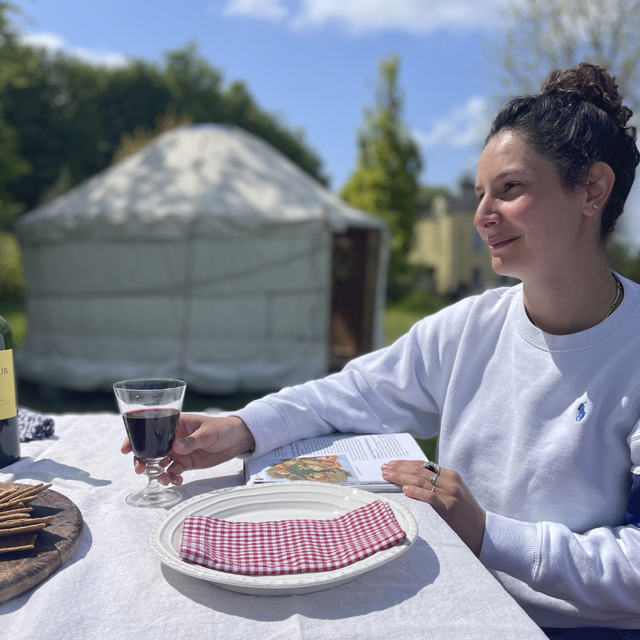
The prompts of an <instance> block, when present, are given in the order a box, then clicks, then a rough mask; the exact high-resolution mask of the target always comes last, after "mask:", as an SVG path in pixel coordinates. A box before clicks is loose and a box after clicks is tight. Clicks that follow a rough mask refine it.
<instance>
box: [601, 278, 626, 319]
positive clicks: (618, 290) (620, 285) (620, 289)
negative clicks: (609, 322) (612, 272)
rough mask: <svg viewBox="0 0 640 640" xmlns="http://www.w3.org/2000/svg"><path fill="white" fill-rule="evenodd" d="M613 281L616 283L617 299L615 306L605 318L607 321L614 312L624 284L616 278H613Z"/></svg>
mask: <svg viewBox="0 0 640 640" xmlns="http://www.w3.org/2000/svg"><path fill="white" fill-rule="evenodd" d="M613 279H614V280H615V281H616V297H615V300H614V301H613V304H612V305H611V308H610V309H609V313H607V315H606V316H605V317H604V319H605V320H606V319H607V318H608V317H609V316H610V315H611V314H612V313H613V312H614V310H615V308H616V305H617V304H618V300H619V298H620V292H621V291H622V282H620V280H618V278H616V276H613Z"/></svg>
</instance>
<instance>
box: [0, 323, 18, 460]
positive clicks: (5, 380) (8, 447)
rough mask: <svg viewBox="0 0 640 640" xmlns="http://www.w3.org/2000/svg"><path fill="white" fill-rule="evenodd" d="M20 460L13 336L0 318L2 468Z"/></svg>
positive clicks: (0, 441)
mask: <svg viewBox="0 0 640 640" xmlns="http://www.w3.org/2000/svg"><path fill="white" fill-rule="evenodd" d="M18 460H20V434H19V432H18V403H17V399H16V381H15V376H14V373H13V336H12V334H11V329H10V328H9V325H8V324H7V323H6V322H5V320H4V318H3V317H2V316H0V468H2V467H6V466H7V465H10V464H13V463H14V462H17V461H18Z"/></svg>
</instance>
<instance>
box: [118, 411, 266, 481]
mask: <svg viewBox="0 0 640 640" xmlns="http://www.w3.org/2000/svg"><path fill="white" fill-rule="evenodd" d="M254 444H255V440H254V439H253V434H252V433H251V431H249V428H248V427H247V425H246V424H245V423H244V422H243V421H242V420H241V419H240V418H238V417H236V416H228V417H225V418H215V417H211V416H201V415H195V414H190V413H183V414H182V415H181V416H180V421H179V422H178V427H177V428H176V439H175V441H174V443H173V445H172V447H171V453H170V454H169V455H168V456H167V457H166V458H164V459H163V460H162V461H161V462H160V464H161V466H163V467H167V465H169V467H168V468H167V469H166V472H165V473H163V474H162V475H161V476H160V477H159V478H158V480H159V481H160V483H162V484H164V485H167V484H169V483H170V482H172V483H173V484H176V485H181V484H182V474H183V473H184V472H185V471H189V470H190V469H206V468H207V467H213V466H215V465H217V464H220V463H221V462H226V461H227V460H231V459H232V458H235V457H236V456H237V455H239V454H241V453H245V452H247V451H249V449H251V447H252V446H253V445H254ZM120 450H121V451H122V453H130V452H131V444H130V442H129V439H128V438H127V439H125V441H124V443H123V445H122V448H121V449H120ZM134 464H135V471H136V473H142V472H143V471H144V469H145V463H144V461H143V460H140V459H139V458H135V463H134Z"/></svg>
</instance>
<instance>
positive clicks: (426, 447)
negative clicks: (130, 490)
mask: <svg viewBox="0 0 640 640" xmlns="http://www.w3.org/2000/svg"><path fill="white" fill-rule="evenodd" d="M424 315H425V314H424V313H420V312H417V311H407V310H406V309H402V308H400V307H390V308H388V309H387V310H386V311H385V314H384V318H383V324H384V330H385V335H386V339H387V344H391V343H393V342H395V341H396V340H397V339H398V338H399V337H401V336H403V335H404V334H405V333H407V332H408V331H409V329H411V327H412V326H413V325H414V324H415V323H416V322H418V320H421V319H422V318H423V317H424ZM0 316H2V317H3V318H4V319H5V320H6V321H7V322H8V323H9V326H10V327H11V331H12V332H13V340H14V343H15V344H16V345H18V346H19V345H20V344H22V343H23V342H24V338H25V335H26V333H27V315H26V313H25V311H24V305H23V304H22V303H16V302H6V301H2V300H0ZM263 395H264V394H255V393H237V394H233V395H225V396H217V395H207V394H200V393H196V392H194V391H190V390H187V393H186V396H185V400H184V410H185V411H204V410H205V409H209V408H212V407H217V408H220V409H224V410H227V411H234V410H236V409H240V408H242V407H244V406H245V405H246V404H248V403H249V402H251V401H252V400H256V399H257V398H260V397H262V396H263ZM18 397H19V399H20V404H21V405H23V406H26V407H30V408H31V409H35V410H36V411H42V412H43V413H76V412H81V413H84V412H90V413H96V412H102V411H110V412H114V411H116V405H115V401H114V398H113V394H112V393H111V392H110V391H94V392H90V393H88V392H82V391H68V390H65V389H55V388H52V387H46V386H43V385H36V384H32V383H29V382H26V381H24V380H18ZM436 443H437V438H431V439H429V440H418V444H419V445H420V447H421V448H422V450H423V451H424V453H425V455H426V456H427V458H429V460H435V459H436Z"/></svg>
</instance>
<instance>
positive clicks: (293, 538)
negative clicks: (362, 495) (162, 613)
mask: <svg viewBox="0 0 640 640" xmlns="http://www.w3.org/2000/svg"><path fill="white" fill-rule="evenodd" d="M406 537H407V534H406V533H405V532H404V531H403V530H402V528H401V527H400V525H399V524H398V521H397V520H396V517H395V515H394V513H393V510H392V509H391V507H390V506H389V504H388V503H387V502H383V501H382V500H376V501H375V502H371V503H370V504H367V505H365V506H363V507H360V508H358V509H354V510H353V511H351V512H349V513H346V514H345V515H343V516H340V517H339V518H335V519H333V520H280V521H275V522H228V521H226V520H218V519H217V518H208V517H206V516H187V517H186V518H185V520H184V527H183V530H182V541H181V544H180V557H181V558H182V559H183V560H185V561H186V562H191V563H193V564H199V565H202V566H203V567H208V568H209V569H216V570H217V571H226V572H228V573H239V574H244V575H280V574H286V573H306V572H308V571H330V570H331V569H340V568H342V567H346V566H347V565H349V564H351V563H353V562H356V561H357V560H362V559H363V558H367V557H369V556H370V555H373V554H374V553H376V552H377V551H382V550H383V549H388V548H389V547H392V546H394V545H395V544H398V543H399V542H402V541H403V540H404V539H405V538H406Z"/></svg>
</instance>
